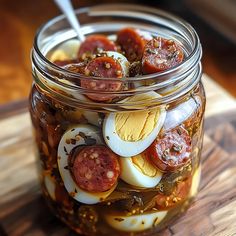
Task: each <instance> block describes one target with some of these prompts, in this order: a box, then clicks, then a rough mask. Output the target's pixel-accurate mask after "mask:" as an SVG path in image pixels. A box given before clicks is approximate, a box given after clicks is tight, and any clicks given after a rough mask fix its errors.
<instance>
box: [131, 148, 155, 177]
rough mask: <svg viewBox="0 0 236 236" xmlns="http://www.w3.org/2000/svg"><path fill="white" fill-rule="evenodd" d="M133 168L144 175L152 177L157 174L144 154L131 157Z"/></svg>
mask: <svg viewBox="0 0 236 236" xmlns="http://www.w3.org/2000/svg"><path fill="white" fill-rule="evenodd" d="M132 162H133V163H134V166H135V167H136V168H137V169H138V170H139V171H140V172H142V173H143V174H144V175H147V176H150V177H154V176H156V174H157V169H156V168H155V167H154V166H153V165H152V164H151V163H150V162H149V161H148V160H147V158H146V157H145V155H144V154H142V153H141V154H139V155H137V156H134V157H132Z"/></svg>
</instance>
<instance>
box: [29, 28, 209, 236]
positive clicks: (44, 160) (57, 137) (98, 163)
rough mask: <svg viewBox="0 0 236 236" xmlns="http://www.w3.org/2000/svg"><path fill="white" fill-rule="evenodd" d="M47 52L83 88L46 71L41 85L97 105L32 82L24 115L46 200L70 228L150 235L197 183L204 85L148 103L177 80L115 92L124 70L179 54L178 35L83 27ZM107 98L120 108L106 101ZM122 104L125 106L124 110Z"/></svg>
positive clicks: (156, 65) (176, 60) (165, 66)
mask: <svg viewBox="0 0 236 236" xmlns="http://www.w3.org/2000/svg"><path fill="white" fill-rule="evenodd" d="M47 58H48V60H50V61H51V62H52V63H54V64H55V65H56V66H57V67H60V68H61V69H63V70H66V71H67V72H72V73H76V74H78V75H81V79H80V81H79V82H78V84H79V86H80V87H81V88H82V89H84V90H85V91H88V93H85V94H84V95H83V94H79V93H76V92H73V93H71V94H68V90H63V87H62V86H60V85H57V84H56V83H55V84H54V83H53V82H50V81H47V83H48V85H50V86H52V87H54V89H55V90H56V91H58V92H60V93H64V94H65V95H69V96H70V97H72V98H73V97H74V98H76V99H82V100H84V101H88V103H89V102H93V103H94V102H96V103H97V104H101V107H102V106H104V108H103V107H102V108H101V107H100V110H99V111H96V110H94V109H90V108H89V106H88V107H75V106H70V105H68V104H65V103H63V102H61V101H60V100H57V99H54V97H53V96H50V94H48V93H44V92H43V90H41V89H40V88H39V86H37V85H34V86H33V88H32V92H31V108H30V109H31V117H32V122H33V126H34V128H35V132H34V133H35V138H36V143H37V147H38V151H39V157H38V158H39V162H40V163H39V168H40V176H41V178H40V179H41V184H42V189H43V195H44V197H45V198H46V201H47V203H48V205H49V207H50V208H51V209H52V211H53V212H54V213H55V214H56V215H57V216H58V217H59V218H60V219H61V220H62V221H64V222H65V223H66V224H67V225H69V226H70V227H71V228H72V229H74V230H75V231H76V232H78V233H82V234H85V235H89V236H92V235H99V236H101V235H114V236H115V235H122V236H125V235H150V234H151V233H155V232H157V231H159V230H161V229H162V228H163V227H165V226H166V225H167V224H168V223H169V221H170V220H171V219H172V218H173V217H174V216H176V215H177V214H179V213H181V212H183V211H184V210H185V209H186V208H187V207H188V206H189V203H190V202H191V201H192V199H193V197H194V196H195V195H196V193H197V189H198V185H199V181H200V172H201V170H200V165H199V158H200V153H201V146H202V124H203V121H202V120H203V113H204V106H205V100H204V92H203V88H202V85H201V84H198V85H197V86H195V87H194V88H193V89H192V90H191V91H190V92H189V93H187V94H185V95H184V96H181V97H180V98H178V99H177V100H174V101H171V102H169V103H168V104H157V105H156V106H153V107H148V106H146V107H145V103H147V104H148V103H149V101H152V100H155V99H159V98H161V97H162V96H164V95H166V94H168V93H170V92H171V91H173V90H175V89H177V88H175V86H174V85H171V87H168V88H165V89H163V90H160V91H155V90H153V91H145V92H142V93H137V94H132V95H127V96H126V97H124V96H119V95H117V94H119V92H120V91H124V90H125V86H127V85H125V83H124V81H125V79H126V78H130V77H134V78H135V77H138V76H142V75H149V74H152V73H158V72H163V71H166V70H169V69H172V68H174V67H176V66H178V65H179V64H181V63H182V62H183V61H184V60H185V52H184V50H183V48H182V46H181V44H180V43H179V42H178V41H176V40H174V39H172V38H170V39H168V38H163V37H160V36H156V35H152V34H151V33H148V32H146V31H141V30H139V29H135V28H123V29H121V30H119V31H118V32H117V33H116V34H115V35H111V36H109V35H108V36H107V35H103V34H92V35H89V36H87V37H86V39H85V41H84V42H82V43H80V42H79V41H77V40H74V39H73V40H68V41H66V42H64V43H62V44H60V45H58V46H57V47H56V48H54V49H52V50H51V51H49V52H48V54H47ZM95 77H98V78H102V79H96V78H95ZM109 78H112V79H109ZM114 78H115V80H114ZM63 81H64V82H65V81H66V79H63ZM66 82H67V84H68V85H72V82H71V81H66ZM144 83H145V82H144ZM128 89H130V88H128ZM101 92H107V93H101ZM140 102H141V105H140ZM113 103H115V104H119V107H120V108H121V110H122V111H117V110H114V111H113V110H112V109H106V108H105V105H104V104H113ZM129 104H132V108H133V110H132V111H126V108H127V107H129ZM101 109H103V110H102V111H101Z"/></svg>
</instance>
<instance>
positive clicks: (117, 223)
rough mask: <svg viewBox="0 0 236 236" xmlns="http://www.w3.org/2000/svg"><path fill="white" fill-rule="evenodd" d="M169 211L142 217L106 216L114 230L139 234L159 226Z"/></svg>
mask: <svg viewBox="0 0 236 236" xmlns="http://www.w3.org/2000/svg"><path fill="white" fill-rule="evenodd" d="M166 214H167V211H158V212H147V213H144V214H140V215H131V216H123V215H113V214H112V215H111V214H110V215H106V216H105V220H106V222H107V223H108V224H109V225H110V226H111V227H113V228H115V229H117V230H120V231H126V232H139V231H143V230H147V229H150V228H152V227H155V226H156V225H158V224H159V223H160V222H161V221H162V220H163V219H164V218H165V216H166Z"/></svg>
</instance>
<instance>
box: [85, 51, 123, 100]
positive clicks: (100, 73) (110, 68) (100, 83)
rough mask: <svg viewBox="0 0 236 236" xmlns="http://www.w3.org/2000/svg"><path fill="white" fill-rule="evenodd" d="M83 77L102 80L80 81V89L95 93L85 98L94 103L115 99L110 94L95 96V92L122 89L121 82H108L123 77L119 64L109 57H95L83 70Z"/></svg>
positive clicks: (88, 79) (89, 79)
mask: <svg viewBox="0 0 236 236" xmlns="http://www.w3.org/2000/svg"><path fill="white" fill-rule="evenodd" d="M85 75H86V76H94V77H101V78H104V80H102V79H99V80H96V79H93V78H86V79H81V87H82V88H85V89H90V90H94V91H95V93H94V94H87V97H89V98H90V99H92V100H94V101H108V100H111V99H113V98H114V97H115V95H110V94H97V93H96V91H119V90H120V89H121V87H122V82H119V81H110V80H108V78H121V77H123V72H122V67H121V65H120V63H119V62H118V61H117V60H115V59H114V58H111V57H106V56H105V57H97V58H95V59H93V60H92V61H90V62H89V63H88V65H87V66H86V68H85Z"/></svg>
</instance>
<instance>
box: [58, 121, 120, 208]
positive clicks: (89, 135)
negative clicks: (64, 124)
mask: <svg viewBox="0 0 236 236" xmlns="http://www.w3.org/2000/svg"><path fill="white" fill-rule="evenodd" d="M95 144H103V141H102V139H101V137H100V134H99V130H98V129H97V128H96V127H93V126H91V125H77V126H75V127H73V128H70V130H68V131H67V132H65V133H64V135H63V136H62V138H61V140H60V143H59V146H58V157H57V162H58V168H59V171H60V175H61V177H62V180H63V182H64V185H65V188H66V190H67V192H68V193H69V194H70V195H71V196H72V197H73V198H74V199H75V200H77V201H78V202H82V203H85V204H95V203H98V202H101V201H103V200H105V198H106V197H107V196H109V195H110V194H111V193H112V192H113V191H114V189H115V188H116V185H114V186H113V187H112V188H111V189H109V190H108V191H105V192H87V191H85V190H83V189H81V188H79V187H78V185H77V184H76V183H75V181H74V180H73V178H72V176H71V173H70V171H69V169H68V156H69V153H70V152H71V150H72V149H73V148H75V147H77V146H79V145H95Z"/></svg>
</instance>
